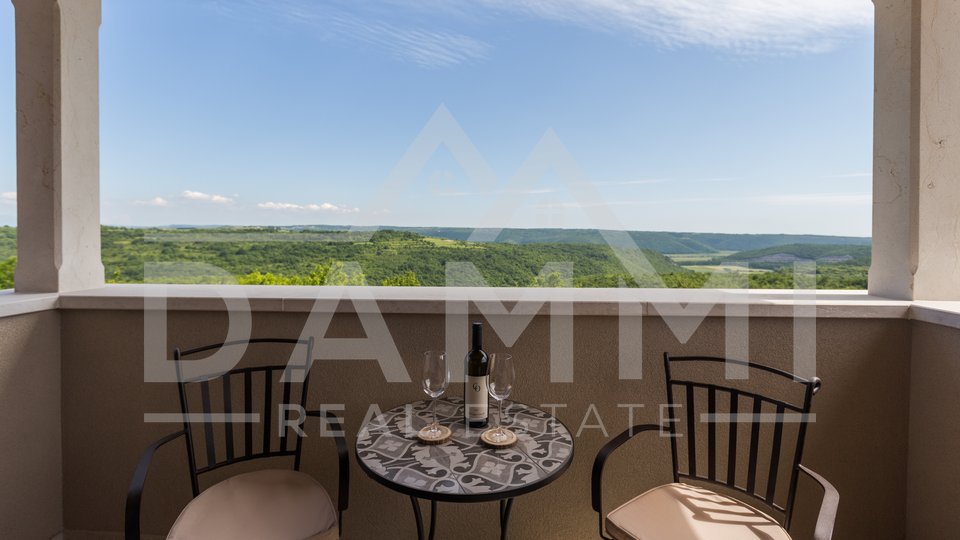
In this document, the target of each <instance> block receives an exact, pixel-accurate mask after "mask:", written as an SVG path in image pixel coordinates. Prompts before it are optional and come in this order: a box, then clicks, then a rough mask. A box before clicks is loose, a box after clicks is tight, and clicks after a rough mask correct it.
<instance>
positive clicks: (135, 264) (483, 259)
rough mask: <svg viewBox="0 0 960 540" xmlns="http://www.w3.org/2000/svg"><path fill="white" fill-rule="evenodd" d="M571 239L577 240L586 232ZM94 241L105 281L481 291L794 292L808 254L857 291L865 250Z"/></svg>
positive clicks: (146, 236)
mask: <svg viewBox="0 0 960 540" xmlns="http://www.w3.org/2000/svg"><path fill="white" fill-rule="evenodd" d="M449 231H451V230H448V232H449ZM452 231H456V230H452ZM510 231H517V230H516V229H512V230H510ZM547 231H549V230H547ZM518 232H526V231H518ZM554 232H555V233H556V234H557V236H555V237H554V239H559V238H566V239H567V240H570V239H571V238H572V237H570V236H563V233H564V231H554ZM579 233H582V234H585V235H586V234H587V233H588V231H579ZM594 233H596V231H594ZM452 234H453V233H450V234H449V235H452ZM457 234H459V233H457ZM638 234H639V233H638ZM643 234H646V233H643ZM650 234H653V235H655V236H657V237H658V238H659V239H660V240H663V239H664V238H666V237H664V236H663V235H669V234H675V235H676V236H677V238H679V239H680V240H682V238H681V235H680V234H679V233H650ZM701 236H704V237H710V236H711V235H701ZM713 236H716V238H713V239H712V242H713V243H712V244H711V245H710V246H709V248H710V249H719V248H721V247H732V246H734V245H736V244H733V243H726V244H724V243H723V242H724V241H725V238H726V237H729V236H730V235H713ZM760 236H762V235H758V238H759V237H760ZM772 238H784V236H777V235H767V236H765V240H764V241H772V240H771V239H772ZM814 238H821V239H822V238H825V237H814ZM101 240H102V245H103V249H102V259H103V265H104V270H105V271H106V279H107V281H108V282H112V283H140V282H143V281H145V280H146V281H154V282H164V283H242V284H275V285H360V284H369V285H395V286H418V285H429V286H444V285H447V284H448V281H447V271H448V269H454V266H453V265H449V264H448V263H452V262H466V263H472V264H473V266H474V267H476V269H477V270H478V271H479V274H480V276H481V277H482V279H483V280H484V282H485V283H486V284H487V285H491V286H496V287H509V286H518V287H530V286H533V287H558V286H574V287H620V286H627V287H638V286H639V287H663V286H666V287H693V288H697V287H704V286H709V287H719V288H737V287H744V286H749V287H751V288H779V289H783V288H792V287H794V286H795V283H794V277H793V274H792V270H791V269H792V264H790V263H791V262H792V261H795V260H801V259H814V260H816V261H817V262H818V265H817V270H816V271H817V286H818V287H819V288H826V289H851V288H852V289H862V288H865V287H866V278H867V268H868V265H869V249H870V248H869V246H863V245H856V244H847V245H843V244H840V245H819V244H815V245H810V244H804V245H799V244H798V245H785V246H777V247H773V248H768V249H761V250H748V251H741V252H740V253H737V254H735V255H730V256H727V255H728V254H729V251H728V252H727V253H717V252H715V251H707V252H703V251H700V252H698V253H694V254H692V255H684V254H674V255H671V257H669V258H668V257H666V256H664V255H663V254H661V253H660V252H658V251H654V250H650V249H642V250H638V249H629V250H619V251H618V252H615V251H614V249H613V248H611V247H610V246H608V245H606V244H604V243H597V242H594V241H584V242H582V243H564V242H542V241H537V242H533V241H528V242H524V243H520V242H517V243H504V242H469V241H464V240H455V239H450V238H442V237H439V236H424V235H421V234H417V233H414V232H409V231H400V230H382V231H348V230H345V229H343V228H341V229H340V230H337V231H330V230H320V229H318V228H315V227H208V228H199V227H178V228H125V227H107V226H105V227H103V228H102V234H101ZM541 240H543V239H541ZM680 240H678V242H679V241H680ZM853 240H857V239H851V241H853ZM683 248H687V249H694V248H695V249H700V250H703V249H705V248H704V247H703V246H702V245H697V244H689V243H686V244H682V245H681V246H680V247H678V245H677V244H672V245H669V246H668V247H666V248H664V249H666V250H668V251H679V250H681V249H683ZM624 258H625V259H626V260H630V261H632V262H634V263H639V266H640V267H641V268H646V269H649V270H652V271H653V272H656V273H657V274H659V276H656V275H653V274H647V275H640V276H639V277H635V276H634V275H632V274H631V273H630V272H628V270H627V269H626V268H625V267H624V263H623V262H622V260H624ZM744 262H746V263H747V264H746V265H744V264H743V263H744ZM151 263H162V264H161V265H160V267H161V269H162V270H163V272H160V273H152V274H149V275H147V276H145V275H144V274H145V268H147V267H151V268H153V269H154V270H156V266H157V265H151ZM197 263H202V264H197ZM549 263H561V264H563V263H569V264H571V265H572V269H573V276H572V281H571V280H569V279H567V278H565V277H564V274H563V272H557V271H546V272H545V271H544V269H545V267H546V266H547V265H548V264H549ZM15 265H16V229H14V228H12V227H0V289H4V288H9V287H12V285H13V272H14V268H15ZM681 265H683V266H681ZM459 284H464V283H463V282H461V283H459Z"/></svg>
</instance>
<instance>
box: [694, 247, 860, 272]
mask: <svg viewBox="0 0 960 540" xmlns="http://www.w3.org/2000/svg"><path fill="white" fill-rule="evenodd" d="M797 261H816V262H817V264H818V265H823V264H844V265H850V266H870V246H850V245H835V244H819V245H818V244H790V245H786V246H775V247H769V248H765V249H756V250H750V251H741V252H740V253H735V254H733V255H730V256H727V257H720V258H717V259H714V260H713V261H710V262H709V263H707V264H718V263H731V262H736V263H741V264H749V265H750V267H751V268H779V267H781V266H784V265H789V264H792V263H794V262H797Z"/></svg>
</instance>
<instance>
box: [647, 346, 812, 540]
mask: <svg viewBox="0 0 960 540" xmlns="http://www.w3.org/2000/svg"><path fill="white" fill-rule="evenodd" d="M663 362H664V370H665V372H666V382H667V401H668V402H669V405H670V408H671V414H669V417H668V421H667V427H668V429H669V432H670V435H671V438H670V444H671V451H672V453H673V456H672V457H673V477H674V482H680V481H682V480H695V481H699V482H706V483H712V484H719V485H722V486H726V487H727V488H730V489H732V490H735V491H737V492H739V493H742V494H745V495H747V496H749V497H752V498H754V499H758V500H760V501H761V502H762V503H763V504H764V505H765V506H767V507H768V508H770V509H773V510H775V511H777V512H780V513H782V514H783V516H784V520H783V525H784V527H785V528H789V527H790V519H791V517H792V514H793V503H794V498H795V495H796V490H797V475H798V473H799V465H800V460H801V458H802V455H803V445H804V439H805V437H806V431H807V424H808V422H809V420H810V418H811V416H810V406H811V402H812V399H813V395H814V394H816V393H817V391H819V390H820V385H821V383H820V379H818V378H816V377H813V378H811V379H805V378H802V377H799V376H797V375H794V374H792V373H789V372H786V371H783V370H780V369H776V368H773V367H770V366H766V365H762V364H757V363H750V362H745V361H741V360H732V359H726V358H719V357H711V356H670V355H669V354H668V353H664V355H663ZM681 365H682V367H681ZM730 365H733V366H742V367H741V368H740V369H742V370H743V369H744V368H745V371H746V373H747V375H748V376H747V378H746V379H744V380H739V379H736V380H729V379H725V380H724V382H723V383H716V382H709V381H716V380H717V377H716V376H714V377H709V376H705V372H711V371H718V370H720V369H722V368H725V367H726V366H730ZM678 370H682V371H683V372H684V373H683V374H682V375H681V376H680V377H677V375H676V372H677V371H678ZM688 371H689V372H690V373H689V374H688V373H687V372H688ZM758 378H761V379H766V380H767V382H768V383H772V381H770V379H771V378H772V379H773V380H775V381H778V382H782V383H783V385H784V388H783V391H784V392H783V393H785V394H795V396H794V397H793V399H791V398H787V397H784V398H780V397H771V396H770V395H766V394H760V393H758V392H755V391H751V390H750V388H749V386H755V385H751V384H750V382H751V381H754V382H756V380H757V379H758ZM678 413H679V414H678Z"/></svg>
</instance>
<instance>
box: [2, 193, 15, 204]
mask: <svg viewBox="0 0 960 540" xmlns="http://www.w3.org/2000/svg"><path fill="white" fill-rule="evenodd" d="M0 202H3V203H6V204H16V202H17V192H16V191H4V192H3V193H0Z"/></svg>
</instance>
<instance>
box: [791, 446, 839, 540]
mask: <svg viewBox="0 0 960 540" xmlns="http://www.w3.org/2000/svg"><path fill="white" fill-rule="evenodd" d="M797 468H798V469H799V470H800V471H801V472H803V473H806V475H807V476H809V477H810V478H813V479H814V480H816V482H817V483H818V484H820V487H822V488H823V500H822V501H821V502H820V513H819V514H818V515H817V527H816V529H815V530H814V533H813V538H814V540H830V539H831V538H832V537H833V525H834V522H836V520H837V506H838V505H839V504H840V493H838V492H837V489H836V488H835V487H833V484H831V483H830V482H828V481H827V479H826V478H824V477H822V476H820V475H819V474H817V473H815V472H813V471H811V470H810V469H808V468H806V467H804V466H803V465H797Z"/></svg>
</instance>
